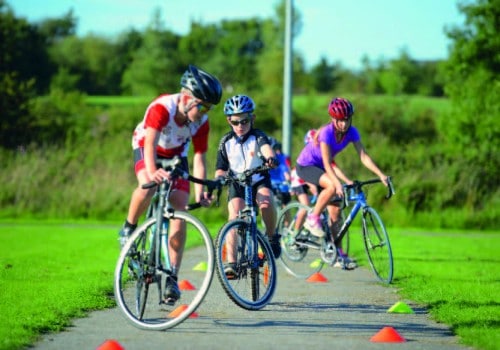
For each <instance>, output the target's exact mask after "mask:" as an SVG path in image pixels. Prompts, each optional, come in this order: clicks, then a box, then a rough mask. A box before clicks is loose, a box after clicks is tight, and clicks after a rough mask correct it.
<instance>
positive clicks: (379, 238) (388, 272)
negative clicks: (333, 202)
mask: <svg viewBox="0 0 500 350" xmlns="http://www.w3.org/2000/svg"><path fill="white" fill-rule="evenodd" d="M387 181H388V184H389V186H388V193H387V195H386V196H385V198H386V199H389V198H391V197H392V196H393V195H394V194H395V191H394V186H393V184H392V181H391V178H390V177H388V178H387ZM378 182H381V180H380V179H371V180H367V181H354V183H353V184H352V185H344V205H345V206H346V207H347V206H348V205H349V204H350V203H354V205H353V207H352V209H351V210H350V212H349V213H345V219H344V220H343V224H342V226H341V227H340V230H339V232H338V234H337V236H336V237H335V238H333V239H332V232H331V231H332V230H331V224H330V223H329V216H328V212H327V211H326V209H325V211H324V212H323V213H322V226H323V230H324V231H325V233H326V235H325V236H324V237H323V238H316V237H314V236H312V235H311V234H310V232H308V231H307V230H306V229H305V228H304V227H303V226H302V225H301V227H300V228H299V230H298V231H297V230H296V229H295V221H296V220H297V218H301V217H305V216H306V215H307V214H308V213H309V212H310V210H311V208H310V207H308V206H306V205H303V204H300V203H298V202H293V203H290V204H288V205H287V206H286V207H285V208H284V209H283V210H282V211H281V213H280V215H279V217H278V220H277V230H278V232H279V233H281V242H280V243H281V247H282V253H281V262H282V264H283V266H284V267H285V269H286V270H287V271H288V273H290V274H292V275H294V276H296V277H298V278H307V277H309V276H311V275H312V274H314V273H316V272H318V271H320V270H321V269H322V267H323V265H324V264H328V265H330V266H331V265H333V264H334V263H335V261H336V260H337V257H338V249H337V247H338V246H339V245H340V242H341V241H342V240H343V239H344V237H348V236H347V234H348V232H349V227H350V226H351V224H352V222H353V220H354V219H355V218H356V216H357V214H358V213H359V212H360V211H361V212H362V215H361V224H362V226H361V227H362V237H363V243H364V248H365V252H366V254H367V257H368V261H369V263H370V266H371V269H372V270H373V272H374V273H375V276H376V277H377V278H378V279H379V280H380V281H382V282H384V283H387V284H389V283H391V282H392V278H393V274H394V263H393V257H392V249H391V244H390V241H389V236H388V234H387V230H386V228H385V226H384V223H383V221H382V219H381V218H380V216H379V214H378V213H377V211H376V210H375V209H373V208H372V207H371V206H370V205H369V204H368V203H367V199H366V194H365V192H364V191H363V186H365V185H369V184H374V183H378ZM287 218H291V219H287ZM347 242H348V241H347ZM309 249H313V250H319V252H320V256H321V259H317V258H316V257H314V256H310V255H308V250H309Z"/></svg>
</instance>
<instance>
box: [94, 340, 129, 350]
mask: <svg viewBox="0 0 500 350" xmlns="http://www.w3.org/2000/svg"><path fill="white" fill-rule="evenodd" d="M96 350H125V348H124V347H123V346H121V345H120V343H118V342H117V341H116V340H114V339H108V340H106V341H105V342H104V343H102V344H101V345H99V346H98V347H97V349H96Z"/></svg>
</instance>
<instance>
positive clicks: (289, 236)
mask: <svg viewBox="0 0 500 350" xmlns="http://www.w3.org/2000/svg"><path fill="white" fill-rule="evenodd" d="M309 210H310V208H309V207H308V206H307V205H304V204H301V203H299V202H291V203H288V205H286V206H285V207H284V208H283V210H282V211H281V212H280V214H279V216H278V220H277V222H278V224H277V228H276V230H277V232H278V233H279V234H281V242H280V243H281V257H280V261H281V264H282V265H283V267H284V268H285V270H286V271H287V272H288V273H289V274H291V275H292V276H295V277H297V278H303V279H306V278H308V277H309V276H311V275H312V274H314V273H316V272H319V271H320V270H321V269H322V268H323V261H322V260H321V259H320V258H319V256H318V254H314V253H313V254H311V253H310V252H309V250H310V249H311V250H319V245H318V244H317V243H316V242H309V239H310V238H311V236H310V234H309V232H307V231H305V230H304V228H303V224H304V221H305V218H306V216H307V213H308V212H309ZM297 221H299V222H297Z"/></svg>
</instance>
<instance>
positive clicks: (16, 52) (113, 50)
mask: <svg viewBox="0 0 500 350" xmlns="http://www.w3.org/2000/svg"><path fill="white" fill-rule="evenodd" d="M275 11H276V16H274V17H273V18H248V19H242V20H223V21H221V22H220V23H213V24H203V23H200V22H197V21H193V22H192V23H191V27H190V31H189V32H188V33H187V34H186V35H182V36H181V35H178V34H176V33H175V32H173V31H172V30H170V29H169V28H166V26H165V24H164V21H163V20H162V16H161V12H160V10H159V9H157V10H156V12H155V13H154V14H153V15H152V18H151V21H150V23H149V25H148V27H147V28H146V29H145V30H144V31H137V30H135V29H129V30H126V31H124V32H122V33H121V34H119V35H117V36H115V37H113V38H108V37H103V36H97V35H93V34H89V35H87V36H84V37H79V36H77V35H76V34H75V33H76V29H77V22H78V18H77V16H76V15H75V13H74V12H73V10H71V9H69V10H68V12H67V13H66V14H65V15H63V16H61V17H59V18H46V19H44V20H42V21H40V22H37V23H30V22H28V21H27V20H26V19H24V18H21V17H18V16H16V14H15V13H14V12H13V10H12V9H11V8H10V7H9V5H8V3H7V1H5V0H0V42H1V44H0V45H1V52H0V57H1V61H0V83H1V84H0V85H1V86H0V94H1V96H2V97H1V99H2V100H1V102H0V103H1V106H2V118H3V119H4V120H6V121H7V123H6V124H7V125H8V126H4V127H5V128H7V129H4V128H2V130H1V131H0V132H1V133H2V135H1V136H2V137H1V139H2V141H1V142H2V143H1V145H2V146H4V147H9V148H12V147H17V146H18V145H19V143H25V142H27V141H29V140H31V139H32V138H33V137H35V135H37V134H40V132H39V130H38V129H39V128H40V124H44V123H42V122H40V121H33V117H34V118H35V119H36V118H37V116H36V115H35V116H30V117H29V118H28V115H29V114H30V111H31V112H32V111H33V108H30V107H29V102H30V100H31V99H32V98H33V97H36V96H46V95H49V94H50V93H54V92H56V91H63V92H71V91H75V92H80V93H83V94H87V95H141V96H154V95H157V94H159V93H162V92H164V91H176V90H177V89H178V86H179V76H180V75H181V74H182V72H183V71H184V70H185V67H186V66H187V65H188V64H189V63H194V64H198V65H200V66H202V67H203V68H204V69H206V70H208V71H210V72H213V73H214V74H215V75H217V76H218V77H219V78H220V80H221V81H222V83H223V84H224V87H225V91H236V90H238V91H249V92H252V91H261V92H265V94H267V95H270V96H276V98H275V99H274V100H275V101H276V102H273V101H272V100H270V101H269V103H271V104H274V105H275V107H274V109H279V108H280V106H279V104H280V103H281V98H280V97H281V96H282V91H281V90H282V72H283V43H284V30H283V28H284V17H285V14H284V11H285V3H284V1H282V2H281V3H279V4H278V5H277V6H276V8H275ZM300 28H301V15H300V13H299V12H298V11H297V10H295V11H294V18H293V34H294V36H297V35H299V34H300ZM293 56H294V64H293V67H294V71H293V81H294V93H314V92H317V93H325V92H331V91H333V90H342V91H349V92H353V93H366V94H392V95H398V94H421V95H426V96H443V93H444V85H443V80H442V78H441V77H440V74H439V72H438V71H439V67H440V64H441V63H442V62H419V61H416V60H414V59H412V58H411V57H410V56H409V55H408V53H406V52H405V51H404V50H403V51H402V52H401V54H400V57H399V58H397V59H394V60H390V61H379V62H371V61H370V60H369V58H368V57H365V59H364V68H363V69H362V70H361V71H360V72H352V71H349V70H347V69H345V68H343V67H342V66H341V65H340V64H339V63H335V62H331V61H329V59H328V58H327V57H323V58H321V60H320V62H318V63H317V64H316V65H314V66H313V67H312V68H311V69H306V67H305V64H304V60H303V58H302V57H301V55H300V53H298V52H295V53H294V55H293ZM31 102H32V101H31ZM35 109H36V108H35ZM31 114H32V113H31ZM24 119H26V120H24ZM28 120H32V122H31V123H27V122H26V121H28ZM16 121H17V122H18V123H19V124H21V125H24V126H26V125H32V127H33V130H38V132H32V133H30V132H28V131H27V130H22V128H21V130H19V128H18V126H17V125H16ZM45 123H46V122H45ZM62 126H64V125H62ZM14 133H15V134H16V139H17V142H16V141H15V140H12V137H9V136H8V134H14ZM6 134H7V135H6Z"/></svg>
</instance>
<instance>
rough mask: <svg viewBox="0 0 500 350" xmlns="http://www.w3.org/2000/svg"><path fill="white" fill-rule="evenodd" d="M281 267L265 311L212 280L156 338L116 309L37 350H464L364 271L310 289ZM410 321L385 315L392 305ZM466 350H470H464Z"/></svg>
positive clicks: (333, 271)
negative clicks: (112, 345) (247, 306)
mask: <svg viewBox="0 0 500 350" xmlns="http://www.w3.org/2000/svg"><path fill="white" fill-rule="evenodd" d="M278 266H279V269H280V270H279V272H280V274H279V280H278V289H277V291H276V294H275V296H274V299H273V301H272V303H271V304H270V305H268V306H267V307H266V308H264V309H262V310H260V311H246V310H243V309H241V308H239V307H237V306H236V305H235V304H233V303H232V301H230V300H229V298H228V297H227V296H226V295H225V294H224V292H223V290H222V288H221V286H220V283H219V281H218V279H217V277H216V276H215V275H214V280H213V283H212V286H211V289H210V291H209V293H208V294H207V296H206V298H205V301H204V302H203V303H202V305H201V306H200V307H199V308H198V310H197V313H198V315H199V317H197V318H190V319H188V320H186V321H185V322H184V323H182V324H180V325H178V326H177V327H175V328H172V329H169V330H167V331H162V332H152V331H143V330H139V329H136V328H134V327H133V326H131V325H130V324H129V323H128V322H127V321H126V320H125V318H124V317H123V316H122V315H121V313H120V311H119V310H118V309H116V308H115V309H110V310H105V311H98V312H93V313H91V314H90V315H89V317H87V318H84V319H77V320H75V321H74V326H73V327H70V328H68V329H67V331H65V332H61V333H58V334H49V335H47V336H45V337H44V338H43V339H42V340H41V341H40V342H38V343H37V344H35V347H34V348H35V349H37V350H54V349H82V350H85V349H96V348H97V347H99V345H101V344H102V343H103V342H104V341H106V340H108V339H116V340H117V341H118V342H119V343H120V344H121V345H122V346H123V347H124V348H125V349H127V350H135V349H137V350H143V349H175V350H178V349H217V350H219V349H231V350H232V349H252V350H254V349H259V350H265V349H287V350H289V349H314V350H318V349H386V348H391V349H398V350H403V349H425V350H437V349H439V350H443V349H444V350H447V349H450V350H451V349H454V350H455V349H462V350H463V349H468V348H467V347H465V346H462V345H459V344H458V339H457V337H455V336H453V335H452V334H451V332H450V330H449V329H448V328H447V327H446V326H445V325H442V324H438V323H436V322H433V321H431V320H430V319H429V315H428V314H427V313H426V311H425V309H423V308H421V307H419V306H418V305H415V304H413V303H411V302H410V301H408V300H401V299H400V298H399V297H398V295H397V292H396V289H395V288H394V287H389V288H388V287H384V286H381V285H379V284H377V283H375V280H374V277H373V274H372V273H371V271H369V270H367V269H361V268H360V269H356V270H354V271H342V270H340V269H337V268H331V267H328V268H324V269H323V270H322V271H321V274H322V275H324V276H325V277H326V278H327V279H328V281H327V282H324V283H311V282H307V281H305V280H298V279H296V278H294V277H292V276H290V275H288V274H287V273H286V272H285V270H284V269H283V268H282V266H281V264H278ZM398 301H402V302H404V303H406V304H407V305H409V306H410V307H411V308H412V309H413V310H414V311H415V313H413V314H394V313H388V312H387V310H388V309H389V308H390V307H391V306H392V305H394V304H395V303H396V302H398ZM386 326H388V327H392V328H393V329H394V330H396V332H397V333H398V334H400V335H401V336H402V337H404V338H405V339H406V342H402V343H396V344H394V343H393V344H391V343H376V342H371V341H370V338H371V337H372V336H373V335H375V334H376V333H378V332H379V331H380V330H381V329H382V328H384V327H386ZM469 349H470V348H469Z"/></svg>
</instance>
